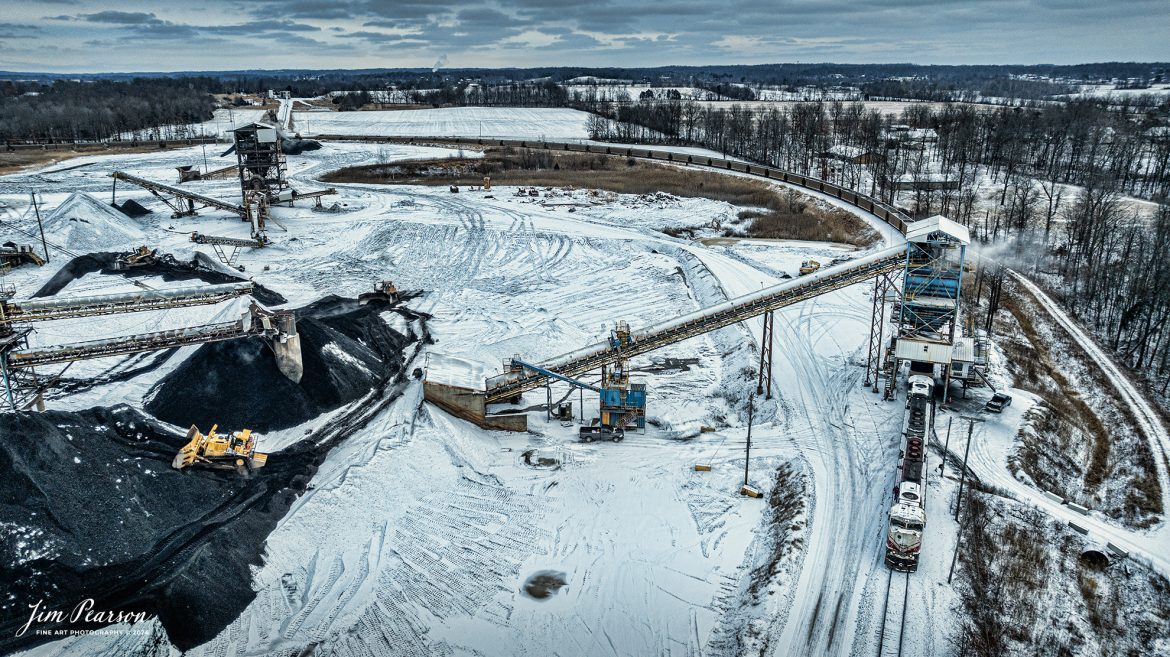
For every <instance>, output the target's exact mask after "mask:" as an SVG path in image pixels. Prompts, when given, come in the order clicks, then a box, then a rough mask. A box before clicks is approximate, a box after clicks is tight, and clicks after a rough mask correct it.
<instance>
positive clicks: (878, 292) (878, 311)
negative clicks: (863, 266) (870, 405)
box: [865, 276, 890, 392]
mask: <svg viewBox="0 0 1170 657" xmlns="http://www.w3.org/2000/svg"><path fill="white" fill-rule="evenodd" d="M889 285H890V281H889V279H887V278H886V277H885V276H878V277H877V278H875V279H873V310H872V312H871V313H870V319H869V355H868V356H867V357H866V360H865V387H867V388H870V386H872V388H871V389H872V390H873V391H874V392H877V391H878V371H879V370H880V369H881V355H882V354H881V352H882V329H883V328H884V326H885V320H886V290H888V289H889Z"/></svg>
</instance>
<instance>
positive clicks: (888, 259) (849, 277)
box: [485, 245, 906, 404]
mask: <svg viewBox="0 0 1170 657" xmlns="http://www.w3.org/2000/svg"><path fill="white" fill-rule="evenodd" d="M905 265H906V246H905V245H898V246H892V247H889V248H885V249H882V250H880V251H877V252H875V253H872V254H870V255H868V256H865V257H862V258H858V259H856V260H852V261H850V262H846V263H842V264H840V265H836V266H833V267H826V268H823V269H821V270H819V271H817V272H816V273H814V274H809V275H807V276H801V277H800V278H795V279H792V280H788V281H785V282H783V283H780V284H778V285H773V286H772V287H768V288H765V289H763V290H760V291H759V292H753V293H751V294H747V295H744V296H741V297H738V298H735V299H732V300H730V301H726V302H724V303H721V304H719V305H717V306H713V307H711V308H706V309H703V310H699V311H696V312H693V313H689V314H686V315H683V316H682V317H679V318H677V319H673V320H670V321H667V322H663V323H661V324H658V325H656V326H651V327H649V328H646V329H643V330H642V331H637V332H635V333H633V334H632V336H631V337H632V344H627V345H624V346H622V348H621V350H620V354H619V350H618V349H615V348H614V347H613V346H611V344H610V343H609V342H602V343H598V344H596V345H593V346H592V347H586V348H585V349H581V350H579V351H574V352H572V353H569V354H565V355H563V356H560V357H559V358H554V359H552V360H548V361H545V362H543V363H540V365H539V368H540V370H545V371H546V372H547V373H542V372H541V371H539V370H534V369H526V370H525V371H523V372H507V373H504V374H500V375H498V376H494V377H491V378H489V379H487V381H486V384H485V387H486V399H485V401H486V402H487V403H489V404H490V403H494V402H501V401H505V400H508V399H512V398H514V397H516V396H518V395H520V394H521V393H523V392H525V391H528V390H533V389H535V388H539V387H541V386H543V385H544V384H545V381H546V380H547V379H548V378H549V374H552V375H555V376H559V377H574V376H579V375H581V374H584V373H585V372H589V371H591V370H595V369H599V368H600V367H602V366H603V365H611V364H613V363H616V362H617V361H618V360H619V355H620V357H621V358H630V357H633V356H639V355H641V354H645V353H648V352H651V351H654V350H655V349H660V348H662V347H665V346H667V345H671V344H674V343H676V342H681V341H683V340H686V339H688V338H692V337H695V336H697V335H702V334H704V333H708V332H710V331H714V330H716V329H720V328H723V327H725V326H730V325H732V324H735V323H738V322H742V321H743V320H745V319H750V318H752V317H755V316H757V315H762V314H764V313H766V312H769V311H772V310H778V309H780V308H784V307H785V306H790V305H792V304H794V303H798V302H800V301H804V300H805V299H811V298H812V297H816V296H820V295H822V294H825V293H827V292H832V291H833V290H837V289H840V288H843V287H846V286H849V285H853V284H854V283H860V282H862V281H865V280H868V279H871V278H873V277H874V276H878V275H881V274H886V273H890V272H894V271H897V270H899V269H902V268H903V267H905Z"/></svg>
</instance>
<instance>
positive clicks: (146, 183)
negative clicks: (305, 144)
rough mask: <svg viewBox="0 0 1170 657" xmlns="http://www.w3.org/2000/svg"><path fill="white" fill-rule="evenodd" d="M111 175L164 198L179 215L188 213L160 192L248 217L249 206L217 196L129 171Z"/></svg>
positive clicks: (115, 178) (116, 172)
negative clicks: (166, 183)
mask: <svg viewBox="0 0 1170 657" xmlns="http://www.w3.org/2000/svg"><path fill="white" fill-rule="evenodd" d="M110 177H111V178H113V179H114V180H124V181H126V182H128V183H131V184H134V185H138V186H139V187H141V188H143V189H145V190H147V191H149V192H150V193H152V194H154V195H155V196H157V197H159V198H160V199H162V200H163V201H164V202H165V203H166V204H167V205H169V206H171V209H173V210H175V213H176V214H177V215H182V214H186V212H184V211H183V210H182V209H180V208H178V207H176V206H175V205H174V204H173V203H172V202H171V201H169V200H167V199H165V198H162V195H161V194H159V192H166V193H167V194H170V195H172V196H174V197H176V198H182V199H186V200H188V201H191V202H193V203H198V204H200V205H205V206H207V207H211V208H217V209H219V210H226V211H228V212H232V213H235V214H238V215H240V216H241V217H243V218H244V219H248V208H245V207H244V206H242V205H236V204H235V203H229V202H227V201H221V200H219V199H217V198H212V197H210V196H204V195H203V194H196V193H195V192H191V191H187V190H185V189H181V188H179V187H172V186H171V185H164V184H163V183H160V182H155V181H153V180H147V179H146V178H139V177H138V176H134V175H131V174H128V173H123V172H121V171H115V172H113V173H111V174H110Z"/></svg>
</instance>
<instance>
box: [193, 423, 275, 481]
mask: <svg viewBox="0 0 1170 657" xmlns="http://www.w3.org/2000/svg"><path fill="white" fill-rule="evenodd" d="M218 428H219V425H218V424H213V425H211V431H208V432H207V434H206V435H205V434H203V433H201V432H200V431H199V428H198V427H196V426H195V425H191V428H190V429H188V430H187V444H186V445H184V446H183V448H182V449H180V450H179V453H178V454H176V455H175V460H173V461H171V467H172V468H175V469H176V470H182V469H183V468H186V467H188V466H192V465H196V466H201V467H205V468H213V469H216V470H235V471H237V472H239V473H240V474H246V473H248V472H250V471H252V470H255V469H256V468H262V467H264V465H265V464H266V463H267V462H268V455H267V454H261V453H259V452H257V451H256V438H255V437H254V436H253V435H252V430H251V429H244V430H243V431H235V432H232V433H231V434H227V435H225V434H218V433H216V432H215V430H216V429H218Z"/></svg>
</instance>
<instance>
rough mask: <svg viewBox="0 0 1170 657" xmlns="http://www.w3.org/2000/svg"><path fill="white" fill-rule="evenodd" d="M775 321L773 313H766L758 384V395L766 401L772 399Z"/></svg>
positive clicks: (761, 342)
mask: <svg viewBox="0 0 1170 657" xmlns="http://www.w3.org/2000/svg"><path fill="white" fill-rule="evenodd" d="M774 327H775V321H774V318H773V317H772V311H770V310H769V311H768V312H766V313H764V335H763V337H762V338H761V339H760V374H759V380H758V381H757V382H756V394H757V395H764V399H771V398H772V340H773V333H774Z"/></svg>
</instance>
